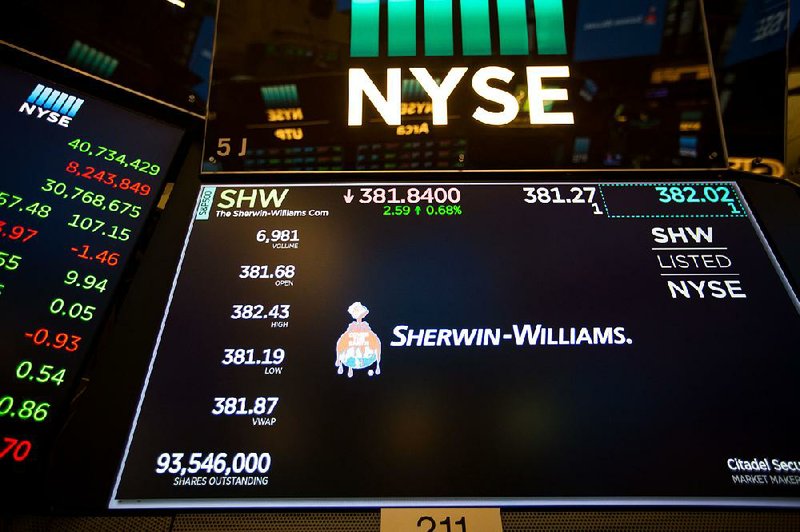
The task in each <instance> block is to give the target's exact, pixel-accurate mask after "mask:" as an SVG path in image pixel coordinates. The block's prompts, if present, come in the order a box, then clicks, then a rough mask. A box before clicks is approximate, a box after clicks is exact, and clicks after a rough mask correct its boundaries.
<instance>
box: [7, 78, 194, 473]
mask: <svg viewBox="0 0 800 532" xmlns="http://www.w3.org/2000/svg"><path fill="white" fill-rule="evenodd" d="M0 77H2V79H3V83H2V84H1V85H0V131H2V137H3V139H4V140H3V142H2V143H0V160H2V161H3V171H2V173H0V354H2V356H0V467H4V466H9V467H11V468H17V469H19V468H23V467H24V466H25V465H26V464H31V463H33V462H36V461H37V459H39V458H41V457H42V455H43V453H44V452H46V449H47V438H48V435H51V434H52V433H53V432H54V431H55V429H56V428H57V426H58V420H59V419H60V418H63V414H64V413H65V409H66V408H67V406H68V401H69V399H70V396H71V393H72V391H73V390H74V388H75V386H74V385H75V383H76V382H77V379H78V378H79V377H80V371H81V368H82V365H83V361H84V358H85V355H86V354H87V353H88V351H89V349H90V347H91V345H92V341H93V338H94V337H95V335H96V332H97V331H98V328H99V326H100V325H101V323H102V322H103V319H104V315H105V313H106V310H107V309H108V306H109V303H110V301H111V300H112V297H113V294H114V290H115V287H116V286H117V284H118V282H119V280H120V277H121V275H122V272H123V270H124V269H125V266H126V263H127V261H128V259H129V258H130V256H131V253H132V252H133V249H134V245H135V243H136V241H137V237H138V236H139V233H140V232H141V230H142V227H143V225H144V222H145V220H147V218H148V214H149V212H150V210H151V208H152V206H153V204H154V202H155V200H156V199H157V198H158V197H159V194H160V192H161V188H162V183H163V180H164V177H165V175H166V173H167V169H168V167H169V165H170V162H171V160H172V158H173V156H174V154H175V151H176V149H177V147H178V144H179V143H180V139H181V136H182V132H181V130H179V129H177V128H174V127H171V126H168V125H166V124H163V123H160V122H157V121H155V120H153V119H149V118H146V117H144V116H140V115H138V114H135V113H133V112H131V111H127V110H125V109H122V108H120V107H117V106H115V105H112V104H109V103H107V102H105V101H102V100H99V99H97V98H93V97H91V96H88V95H85V94H81V93H79V92H78V91H75V90H73V89H71V88H68V87H63V86H61V85H59V84H56V83H53V82H51V81H48V80H45V79H41V78H38V77H35V76H32V75H29V74H27V73H23V72H20V71H17V70H12V69H10V68H5V67H0Z"/></svg>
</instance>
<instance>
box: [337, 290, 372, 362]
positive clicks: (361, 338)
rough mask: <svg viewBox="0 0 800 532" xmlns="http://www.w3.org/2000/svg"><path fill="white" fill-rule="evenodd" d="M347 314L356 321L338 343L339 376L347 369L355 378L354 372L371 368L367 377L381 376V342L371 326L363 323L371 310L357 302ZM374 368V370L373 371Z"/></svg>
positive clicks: (348, 327) (349, 326)
mask: <svg viewBox="0 0 800 532" xmlns="http://www.w3.org/2000/svg"><path fill="white" fill-rule="evenodd" d="M347 312H348V313H349V314H350V315H351V316H352V317H353V319H354V320H355V321H352V322H350V325H348V326H347V330H346V331H345V332H344V333H342V335H341V336H340V337H339V340H338V341H337V342H336V367H337V368H339V369H338V370H337V372H338V373H339V375H341V374H342V373H344V368H347V376H348V377H352V376H353V370H361V369H365V368H369V369H368V370H367V375H369V376H370V377H372V376H373V375H380V374H381V341H380V339H379V338H378V335H376V334H375V333H374V332H372V329H371V328H370V326H369V323H367V322H366V321H363V320H364V318H365V317H366V316H367V314H369V309H367V307H365V306H364V305H362V304H361V303H360V302H358V301H356V302H355V303H353V304H352V305H350V308H348V309H347ZM373 366H374V369H373Z"/></svg>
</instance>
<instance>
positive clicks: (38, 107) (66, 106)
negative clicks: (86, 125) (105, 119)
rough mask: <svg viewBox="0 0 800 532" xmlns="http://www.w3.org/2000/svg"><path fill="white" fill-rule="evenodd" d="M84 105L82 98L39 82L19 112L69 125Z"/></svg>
mask: <svg viewBox="0 0 800 532" xmlns="http://www.w3.org/2000/svg"><path fill="white" fill-rule="evenodd" d="M82 105H83V100H82V99H81V98H76V97H75V96H70V95H69V94H67V93H66V92H60V91H57V90H55V89H51V88H50V87H45V86H44V85H41V84H39V85H36V88H35V89H33V91H32V92H31V94H30V96H28V99H27V100H26V101H25V103H23V104H22V107H20V108H19V112H20V113H26V114H28V115H30V116H35V117H36V118H44V119H46V120H47V121H48V122H52V123H53V124H58V125H59V126H61V127H69V123H70V122H71V121H72V119H73V118H75V115H76V114H77V113H78V110H79V109H80V108H81V106H82Z"/></svg>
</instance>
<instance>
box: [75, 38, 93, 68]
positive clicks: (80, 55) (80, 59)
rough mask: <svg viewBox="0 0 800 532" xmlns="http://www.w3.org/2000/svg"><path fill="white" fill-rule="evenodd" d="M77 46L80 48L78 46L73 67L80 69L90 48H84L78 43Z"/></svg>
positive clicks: (84, 46)
mask: <svg viewBox="0 0 800 532" xmlns="http://www.w3.org/2000/svg"><path fill="white" fill-rule="evenodd" d="M78 44H79V45H80V46H79V51H78V55H77V57H76V58H75V66H77V67H80V66H81V64H83V62H84V61H85V60H86V56H87V55H88V54H89V50H90V48H89V47H88V46H86V45H85V44H83V43H78Z"/></svg>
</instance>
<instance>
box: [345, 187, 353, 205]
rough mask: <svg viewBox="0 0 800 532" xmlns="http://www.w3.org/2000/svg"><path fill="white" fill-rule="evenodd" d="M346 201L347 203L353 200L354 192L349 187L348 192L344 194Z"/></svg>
mask: <svg viewBox="0 0 800 532" xmlns="http://www.w3.org/2000/svg"><path fill="white" fill-rule="evenodd" d="M344 201H345V203H350V202H351V201H353V194H352V192H350V189H349V188H348V189H347V194H345V195H344Z"/></svg>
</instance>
